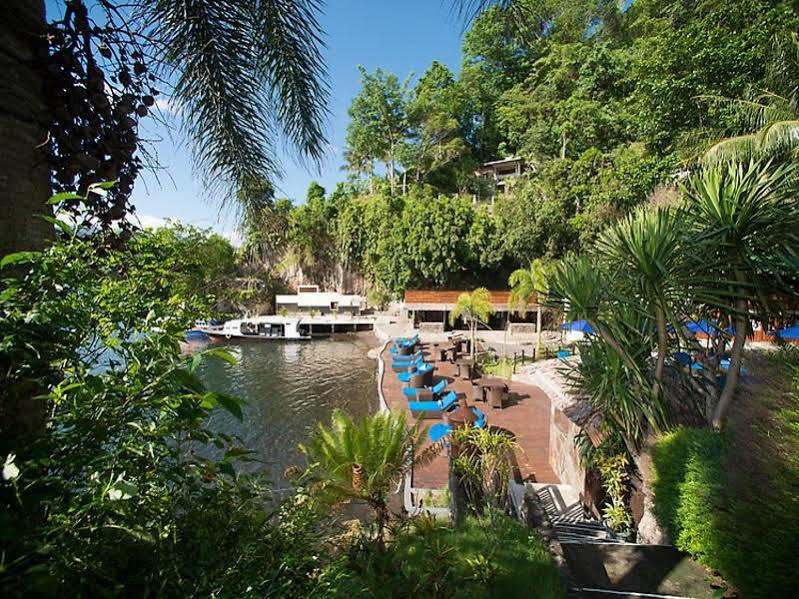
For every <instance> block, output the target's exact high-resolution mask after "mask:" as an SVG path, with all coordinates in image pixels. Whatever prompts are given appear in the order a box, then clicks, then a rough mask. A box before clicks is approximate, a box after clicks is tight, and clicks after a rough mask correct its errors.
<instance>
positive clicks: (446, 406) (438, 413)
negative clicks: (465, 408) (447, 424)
mask: <svg viewBox="0 0 799 599" xmlns="http://www.w3.org/2000/svg"><path fill="white" fill-rule="evenodd" d="M457 405H458V396H457V395H456V394H455V392H454V391H450V392H449V393H447V394H446V395H444V396H443V397H442V398H441V399H439V400H438V401H410V402H408V408H409V409H410V411H411V414H413V417H414V418H416V419H417V420H421V419H426V418H443V417H444V414H445V413H446V412H449V411H450V410H451V409H453V408H454V407H455V406H457Z"/></svg>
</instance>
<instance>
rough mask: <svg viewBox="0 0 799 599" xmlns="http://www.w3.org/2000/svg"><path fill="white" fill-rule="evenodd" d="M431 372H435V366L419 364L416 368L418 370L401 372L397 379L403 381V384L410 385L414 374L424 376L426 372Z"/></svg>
mask: <svg viewBox="0 0 799 599" xmlns="http://www.w3.org/2000/svg"><path fill="white" fill-rule="evenodd" d="M430 370H433V365H432V364H428V363H427V362H424V363H422V364H419V366H417V367H416V370H408V371H406V372H400V373H399V374H398V375H397V378H398V379H399V380H401V381H402V382H403V383H408V382H410V380H411V377H412V376H413V375H414V374H424V373H425V372H429V371H430Z"/></svg>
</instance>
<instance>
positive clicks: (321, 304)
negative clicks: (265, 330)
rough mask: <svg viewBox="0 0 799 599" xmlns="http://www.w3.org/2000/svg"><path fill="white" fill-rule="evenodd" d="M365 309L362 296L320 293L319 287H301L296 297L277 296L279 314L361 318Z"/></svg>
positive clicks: (364, 301) (276, 305) (276, 308)
mask: <svg viewBox="0 0 799 599" xmlns="http://www.w3.org/2000/svg"><path fill="white" fill-rule="evenodd" d="M365 309H366V300H365V299H364V298H363V297H362V296H360V295H344V294H341V293H335V292H326V291H319V286H318V285H300V286H299V287H298V288H297V293H295V294H294V295H276V296H275V310H276V311H277V312H281V311H282V310H285V311H286V312H288V313H291V314H295V313H306V314H308V313H311V312H313V313H317V314H319V315H326V314H347V315H350V316H360V314H361V313H362V312H363V311H364V310H365Z"/></svg>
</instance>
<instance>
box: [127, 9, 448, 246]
mask: <svg viewBox="0 0 799 599" xmlns="http://www.w3.org/2000/svg"><path fill="white" fill-rule="evenodd" d="M320 22H321V24H322V27H323V28H324V30H325V32H326V34H327V39H326V41H327V46H328V47H327V49H326V51H325V56H326V59H327V65H328V70H329V71H330V83H331V89H332V96H331V99H330V113H331V114H330V119H329V123H328V131H329V136H328V137H329V140H330V145H331V148H330V152H329V156H328V158H327V160H326V161H325V163H324V165H323V166H322V169H321V171H313V170H311V171H309V170H307V169H306V168H304V167H303V166H301V165H298V164H296V163H294V162H293V161H292V160H291V158H289V157H288V155H287V154H285V153H284V154H283V168H284V171H285V175H284V177H283V179H282V180H281V181H279V182H278V186H279V192H278V195H279V196H282V197H288V198H291V199H292V200H294V201H295V202H302V201H304V198H305V191H306V189H307V188H308V184H309V183H310V182H311V181H312V180H317V181H319V182H320V183H321V184H322V186H324V187H325V188H326V189H328V191H330V190H332V188H333V187H334V185H335V183H336V181H340V180H343V179H344V177H345V173H343V172H342V171H341V170H340V167H341V163H342V158H341V151H342V149H343V147H344V140H345V135H346V128H347V108H348V107H349V104H350V100H351V99H352V97H353V96H354V95H355V94H356V93H357V91H358V88H359V84H358V70H357V68H356V67H357V65H359V64H361V65H363V66H364V67H366V69H367V70H369V71H371V70H373V69H374V68H376V67H380V68H382V69H384V70H387V71H391V72H393V73H396V74H397V75H398V76H399V77H400V79H403V78H404V77H405V76H406V75H407V74H408V73H409V72H411V71H413V72H414V73H415V74H416V75H417V76H418V75H421V74H422V72H423V71H424V70H425V69H426V68H427V67H428V66H429V65H430V63H431V62H432V61H433V60H438V61H439V62H442V63H444V64H446V65H447V66H449V67H450V68H451V69H452V70H453V71H454V72H456V73H457V71H458V69H459V66H460V45H461V33H462V28H463V24H462V22H461V21H460V20H459V19H458V18H457V17H456V16H455V15H453V14H452V13H451V12H450V8H449V6H448V3H446V2H443V1H440V0H406V1H404V2H386V1H383V0H381V1H374V0H372V1H363V0H328V2H327V5H326V7H325V14H323V15H322V16H321V19H320ZM142 133H143V135H144V136H146V137H150V138H163V140H162V141H159V142H157V143H156V144H155V149H156V151H157V153H158V158H159V162H160V164H161V165H162V166H163V167H165V170H166V172H167V173H168V176H166V175H165V174H163V173H162V174H161V175H159V178H160V183H159V182H158V181H157V180H156V179H155V177H154V176H153V175H152V174H150V173H144V174H142V175H141V176H140V178H139V180H138V181H137V184H136V186H135V188H134V192H133V204H134V205H135V206H136V208H137V212H138V215H139V219H140V221H141V223H142V224H143V225H145V226H149V225H154V224H158V223H159V221H160V219H165V218H175V219H179V220H181V221H183V222H186V223H191V224H195V225H198V226H201V227H211V228H213V229H214V230H216V231H218V232H220V233H224V234H227V235H230V234H231V233H232V232H233V230H234V229H235V227H236V222H235V214H234V212H233V211H232V210H230V209H228V210H222V211H221V212H220V200H219V198H217V197H211V196H209V195H208V194H207V193H205V191H204V189H203V187H202V182H201V179H202V178H201V177H200V176H198V175H196V174H195V173H194V172H193V169H192V164H191V157H190V151H189V148H188V147H187V146H186V144H185V143H183V141H182V140H181V139H180V138H179V136H178V135H177V134H176V133H174V132H173V133H172V134H171V137H172V138H174V139H173V140H170V135H169V134H168V133H167V131H166V130H164V129H163V128H162V127H160V126H156V125H154V124H153V123H152V122H150V124H149V125H147V126H146V127H144V128H143V131H142Z"/></svg>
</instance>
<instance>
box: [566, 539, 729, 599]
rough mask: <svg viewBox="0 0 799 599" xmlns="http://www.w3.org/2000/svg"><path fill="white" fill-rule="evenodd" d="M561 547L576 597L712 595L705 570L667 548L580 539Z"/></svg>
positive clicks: (702, 598) (656, 598) (706, 597)
mask: <svg viewBox="0 0 799 599" xmlns="http://www.w3.org/2000/svg"><path fill="white" fill-rule="evenodd" d="M561 548H562V551H563V556H564V558H565V560H566V563H567V565H568V568H569V571H570V573H571V577H572V579H573V580H572V582H571V586H572V588H573V589H575V590H577V591H579V592H580V593H581V594H580V595H575V596H576V597H586V598H590V599H606V598H610V597H614V598H616V599H618V598H620V597H641V598H647V599H648V598H653V599H661V598H675V597H679V598H682V597H694V598H696V599H711V598H712V597H713V589H711V588H710V585H709V584H708V583H707V581H706V575H707V574H706V572H705V569H704V568H703V567H702V566H700V565H699V564H698V563H697V562H695V561H693V560H692V559H691V558H690V556H688V555H686V554H684V553H681V552H680V551H678V550H677V549H676V548H674V547H671V546H667V545H636V544H634V543H616V542H607V541H606V542H602V541H595V542H585V540H582V541H579V542H563V541H561Z"/></svg>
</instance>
